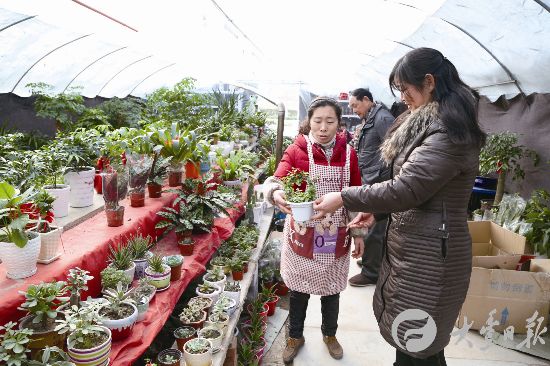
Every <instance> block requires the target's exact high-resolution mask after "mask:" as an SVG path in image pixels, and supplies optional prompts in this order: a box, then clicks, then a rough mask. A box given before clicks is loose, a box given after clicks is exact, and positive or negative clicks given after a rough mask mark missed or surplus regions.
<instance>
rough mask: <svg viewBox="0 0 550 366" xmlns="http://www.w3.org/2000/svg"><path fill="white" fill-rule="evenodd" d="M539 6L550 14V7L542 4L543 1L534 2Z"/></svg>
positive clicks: (535, 0)
mask: <svg viewBox="0 0 550 366" xmlns="http://www.w3.org/2000/svg"><path fill="white" fill-rule="evenodd" d="M533 1H534V2H536V3H537V4H539V5H540V6H541V7H542V8H543V9H545V10H546V11H547V12H549V13H550V7H549V6H548V5H546V4H545V3H543V2H542V0H533Z"/></svg>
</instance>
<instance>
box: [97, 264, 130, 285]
mask: <svg viewBox="0 0 550 366" xmlns="http://www.w3.org/2000/svg"><path fill="white" fill-rule="evenodd" d="M118 283H122V285H123V286H128V285H129V284H130V283H132V280H131V279H129V278H128V276H126V274H124V271H123V270H120V269H116V268H114V267H111V266H109V267H106V268H105V269H104V270H103V271H101V286H103V288H104V289H108V288H116V287H117V285H118Z"/></svg>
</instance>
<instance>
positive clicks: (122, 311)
mask: <svg viewBox="0 0 550 366" xmlns="http://www.w3.org/2000/svg"><path fill="white" fill-rule="evenodd" d="M104 297H105V299H107V301H108V304H106V305H104V306H103V307H102V308H101V310H100V311H99V315H101V316H104V317H107V318H109V319H113V320H116V319H124V318H127V317H128V316H130V315H132V314H133V313H134V311H135V310H134V308H133V306H132V305H134V304H135V301H134V299H132V297H131V293H129V292H126V289H125V288H124V287H123V286H122V283H120V282H119V283H117V286H116V289H113V288H109V289H107V290H105V293H104Z"/></svg>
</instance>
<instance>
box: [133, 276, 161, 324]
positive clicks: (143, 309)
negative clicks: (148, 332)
mask: <svg viewBox="0 0 550 366" xmlns="http://www.w3.org/2000/svg"><path fill="white" fill-rule="evenodd" d="M156 291H157V288H156V287H155V286H153V285H151V284H150V283H149V280H148V279H147V278H140V280H139V285H138V286H137V287H135V288H133V289H132V291H131V292H130V297H131V298H132V300H134V301H135V305H136V308H137V310H138V317H137V321H138V322H139V321H142V320H143V319H145V316H146V315H147V310H149V303H150V302H151V299H152V298H153V296H154V295H155V293H156Z"/></svg>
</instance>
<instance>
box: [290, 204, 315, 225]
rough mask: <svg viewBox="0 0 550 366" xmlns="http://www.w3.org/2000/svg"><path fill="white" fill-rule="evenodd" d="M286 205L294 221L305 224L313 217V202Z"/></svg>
mask: <svg viewBox="0 0 550 366" xmlns="http://www.w3.org/2000/svg"><path fill="white" fill-rule="evenodd" d="M288 205H289V206H290V209H291V210H292V217H294V221H297V222H306V221H309V219H311V216H313V201H311V202H302V203H292V202H289V203H288Z"/></svg>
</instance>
